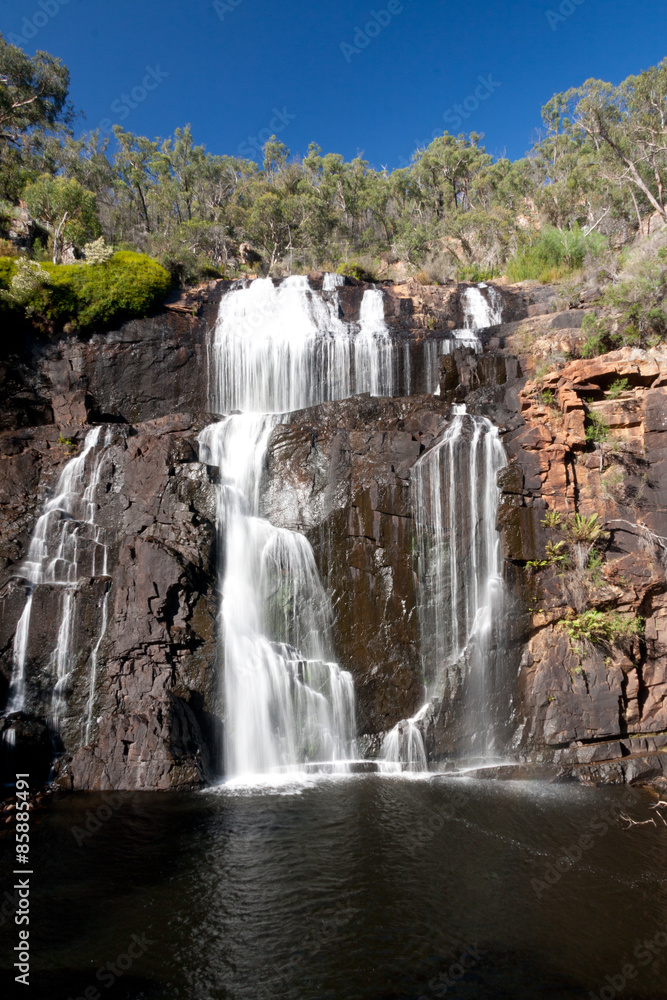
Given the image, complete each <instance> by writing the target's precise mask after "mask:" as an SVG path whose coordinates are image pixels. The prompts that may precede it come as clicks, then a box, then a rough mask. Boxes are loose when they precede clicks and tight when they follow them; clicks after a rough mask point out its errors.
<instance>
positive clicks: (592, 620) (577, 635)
mask: <svg viewBox="0 0 667 1000" xmlns="http://www.w3.org/2000/svg"><path fill="white" fill-rule="evenodd" d="M560 627H561V628H562V629H563V630H564V631H565V632H567V634H568V635H569V637H570V639H573V640H577V641H581V640H584V641H588V642H592V643H597V644H601V645H607V646H612V645H618V644H619V643H622V642H623V641H624V640H627V639H630V638H632V637H634V636H639V635H643V631H644V623H643V621H642V619H641V618H632V617H626V616H623V615H620V614H619V613H618V612H617V611H598V610H597V609H595V608H590V609H589V610H588V611H584V612H583V613H582V614H580V615H577V616H576V617H575V618H568V619H565V620H564V621H562V622H561V623H560Z"/></svg>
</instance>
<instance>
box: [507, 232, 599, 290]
mask: <svg viewBox="0 0 667 1000" xmlns="http://www.w3.org/2000/svg"><path fill="white" fill-rule="evenodd" d="M606 248H607V240H606V239H605V238H604V237H603V236H601V235H600V234H599V233H589V234H588V235H586V234H585V233H584V232H583V230H582V229H580V227H579V226H574V227H573V228H572V229H556V228H554V227H553V226H545V227H544V229H541V230H540V232H539V233H537V235H536V236H535V237H534V238H533V240H532V242H531V243H530V244H529V245H528V246H527V247H525V248H524V249H523V250H521V251H520V252H519V253H517V254H515V255H514V256H513V257H512V258H510V260H509V262H508V264H507V268H506V272H505V273H506V274H507V277H508V279H509V280H510V281H527V280H528V279H536V280H538V281H543V282H547V281H554V280H558V279H559V278H563V277H565V276H566V275H567V274H571V273H572V271H576V270H577V269H578V268H580V267H581V266H582V264H583V263H584V260H585V259H586V257H587V256H589V255H590V256H591V257H599V256H600V254H601V253H602V252H603V251H604V250H606Z"/></svg>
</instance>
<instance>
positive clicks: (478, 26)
mask: <svg viewBox="0 0 667 1000" xmlns="http://www.w3.org/2000/svg"><path fill="white" fill-rule="evenodd" d="M666 15H667V0H516V2H500V0H487V2H480V0H467V2H464V3H461V2H459V3H454V2H452V0H377V2H376V3H373V2H372V0H160V2H159V3H157V2H154V0H0V31H1V32H2V33H3V35H4V36H5V38H6V39H7V40H8V41H11V42H12V43H14V44H18V45H21V47H22V48H23V49H25V51H26V52H28V53H30V54H31V55H32V54H33V53H34V52H35V51H36V50H38V49H43V50H45V51H47V52H50V53H52V54H54V55H57V56H58V57H59V58H60V59H62V60H63V62H64V63H65V64H66V65H67V66H68V68H69V70H70V73H71V90H70V96H71V99H72V101H73V103H74V105H75V106H76V108H77V109H78V110H79V111H81V112H82V113H83V114H84V115H85V118H81V119H80V120H79V121H78V122H77V126H76V128H77V130H78V131H83V130H85V129H92V128H97V127H101V128H102V130H103V131H110V130H111V127H112V125H113V124H114V123H117V124H120V125H122V126H123V127H124V128H126V129H128V130H129V131H131V132H135V133H138V134H141V135H146V136H149V137H150V138H155V137H156V136H162V137H166V136H168V135H170V134H172V133H173V131H174V129H175V128H177V127H179V126H182V125H185V124H187V123H190V124H191V126H192V131H193V135H194V137H195V141H196V142H197V143H203V144H204V145H205V146H206V148H207V149H208V150H209V151H210V152H212V153H226V154H231V155H245V156H246V157H252V158H255V159H257V158H258V150H259V149H260V148H261V145H262V143H263V142H264V141H265V140H266V139H267V138H268V136H269V135H270V134H272V133H275V134H276V135H277V136H278V137H279V138H280V139H281V141H283V142H284V143H285V145H286V146H287V147H288V148H289V149H290V150H291V151H292V153H299V154H305V153H306V152H307V150H308V145H309V143H311V142H315V143H317V144H318V145H319V146H321V148H322V149H323V151H324V152H336V153H342V154H343V155H344V156H345V158H346V159H351V158H352V157H354V156H356V155H359V154H362V155H363V156H364V158H365V159H367V160H368V161H369V162H370V164H371V166H373V167H375V168H378V169H379V168H380V167H388V168H389V169H393V168H396V167H399V166H405V165H406V164H407V163H408V162H409V160H410V157H411V155H412V153H413V151H414V150H415V148H417V147H418V146H422V145H426V144H427V143H428V142H429V141H430V140H431V139H432V138H433V137H434V136H435V135H439V134H442V132H443V131H444V130H445V129H446V130H447V131H449V132H453V133H454V134H457V133H459V132H469V131H475V132H482V133H484V135H485V146H486V148H487V150H488V151H489V152H490V153H493V154H494V155H495V156H502V155H506V156H509V157H510V158H511V159H516V158H518V157H520V156H522V155H523V154H524V153H525V152H526V151H527V150H528V149H529V148H530V146H531V144H532V142H533V141H534V140H535V139H536V138H537V135H538V130H539V127H540V110H541V108H542V106H543V105H544V104H545V103H546V102H547V101H548V100H549V98H550V97H551V96H552V95H553V94H554V93H557V92H559V91H563V90H567V89H568V88H569V87H572V86H577V85H578V84H580V83H583V81H584V80H586V79H588V78H589V77H597V78H599V79H604V80H610V81H611V82H613V83H619V82H620V81H621V80H623V79H624V78H625V77H626V76H628V75H629V74H632V73H638V72H640V71H641V70H642V69H646V68H648V67H649V66H652V65H655V64H656V63H657V62H659V61H660V60H661V59H662V58H664V57H665V56H666V55H667V45H666V43H665V41H664V25H665V21H666Z"/></svg>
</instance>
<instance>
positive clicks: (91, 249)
mask: <svg viewBox="0 0 667 1000" xmlns="http://www.w3.org/2000/svg"><path fill="white" fill-rule="evenodd" d="M83 252H84V256H85V258H86V264H92V265H95V264H106V263H108V261H110V260H111V258H112V257H113V255H114V249H113V247H110V246H107V244H106V243H105V240H104V237H103V236H100V237H99V238H98V239H96V240H94V241H93V242H92V243H86V244H85V245H84V248H83Z"/></svg>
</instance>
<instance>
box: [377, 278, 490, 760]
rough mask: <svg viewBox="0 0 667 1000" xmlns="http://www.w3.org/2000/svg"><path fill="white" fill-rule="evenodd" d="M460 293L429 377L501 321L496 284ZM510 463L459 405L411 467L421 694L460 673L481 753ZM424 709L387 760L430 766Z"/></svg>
mask: <svg viewBox="0 0 667 1000" xmlns="http://www.w3.org/2000/svg"><path fill="white" fill-rule="evenodd" d="M461 299H462V305H463V313H464V329H463V330H460V331H455V333H454V340H453V341H452V342H450V346H449V348H447V347H446V346H443V342H440V345H439V346H438V345H436V346H435V348H432V349H431V351H430V353H429V352H427V354H426V358H425V364H426V366H427V369H426V370H427V377H428V378H434V379H436V381H437V354H436V352H437V351H439V352H440V354H443V353H448V350H449V351H451V350H452V349H453V348H454V347H456V346H457V341H458V342H459V343H460V344H461V346H465V347H468V348H469V349H471V350H474V351H475V352H476V353H480V352H481V350H482V345H481V341H480V340H479V337H478V336H477V330H480V329H484V328H486V327H489V326H493V325H496V324H498V323H500V322H501V321H502V299H501V296H500V293H499V292H498V291H497V290H496V289H495V288H491V287H489V286H487V285H484V284H481V285H478V286H476V287H473V288H466V289H464V290H463V292H462V294H461ZM506 462H507V459H506V456H505V451H504V448H503V446H502V443H501V441H500V437H499V434H498V429H497V428H496V427H495V426H494V425H493V424H492V423H491V421H490V420H487V419H486V418H485V417H476V416H472V415H471V414H468V413H467V412H466V408H465V406H454V407H453V408H452V419H451V422H450V423H449V425H448V427H447V429H446V431H445V433H444V434H443V436H442V439H441V440H440V441H439V442H438V443H437V444H436V445H435V446H434V447H432V448H431V449H429V450H428V451H427V452H425V453H424V455H422V456H421V457H420V458H419V459H418V460H417V462H416V463H415V466H414V468H413V474H412V498H413V511H414V517H415V529H416V534H417V544H418V567H419V594H420V596H419V624H420V635H421V660H422V671H423V676H424V686H425V693H426V696H427V698H428V699H429V704H430V703H432V702H433V701H434V700H435V699H442V698H443V696H445V695H446V694H447V692H450V693H451V692H456V691H457V690H458V689H459V687H460V686H461V683H462V682H461V675H463V676H464V680H465V688H466V707H465V711H466V721H467V725H468V727H469V730H470V733H469V736H470V740H469V745H470V747H471V748H473V747H474V749H475V750H479V751H481V752H482V753H484V754H487V753H490V752H491V751H492V749H493V727H492V725H491V714H492V713H491V704H490V698H491V693H490V684H489V677H488V673H489V666H490V661H491V659H492V649H493V646H494V644H495V643H496V641H497V635H496V634H495V633H496V631H497V622H498V618H499V616H500V613H501V602H502V578H501V568H502V556H501V551H500V538H499V535H498V532H497V530H496V514H497V509H498V499H499V490H498V486H497V474H498V472H499V471H500V469H502V468H503V467H504V466H505V465H506ZM426 707H427V708H428V705H427V706H426ZM424 715H425V709H422V711H421V712H420V713H419V714H418V715H417V716H415V717H414V718H413V719H407V720H403V721H401V722H400V723H398V725H397V726H395V727H394V729H392V730H391V731H390V732H389V733H387V735H386V737H385V739H384V743H383V758H384V760H385V761H386V762H387V764H388V765H389V766H391V763H392V762H397V761H399V762H402V765H398V766H407V767H408V768H409V769H411V770H419V769H420V768H422V767H425V766H426V757H425V754H424V755H423V761H422V753H423V736H422V730H421V728H420V725H419V724H420V723H421V722H422V721H423V719H424ZM420 746H421V752H420V749H419V748H420Z"/></svg>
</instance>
